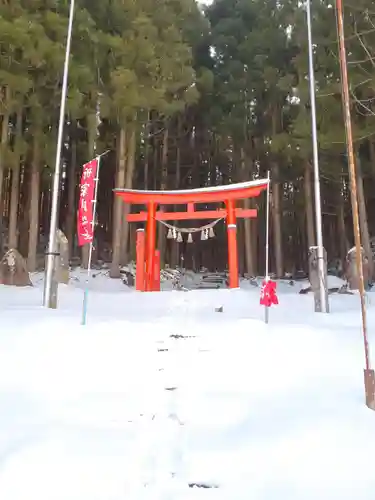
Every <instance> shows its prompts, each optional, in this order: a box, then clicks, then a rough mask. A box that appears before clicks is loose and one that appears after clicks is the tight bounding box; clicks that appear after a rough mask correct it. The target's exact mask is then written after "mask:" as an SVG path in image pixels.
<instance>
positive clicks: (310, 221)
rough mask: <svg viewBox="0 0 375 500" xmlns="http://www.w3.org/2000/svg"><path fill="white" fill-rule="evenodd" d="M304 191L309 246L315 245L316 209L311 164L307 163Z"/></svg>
mask: <svg viewBox="0 0 375 500" xmlns="http://www.w3.org/2000/svg"><path fill="white" fill-rule="evenodd" d="M304 188H305V189H304V191H305V212H306V232H307V245H308V247H309V248H310V247H313V246H315V228H314V209H313V193H312V184H311V164H310V162H308V161H307V162H306V163H305V175H304Z"/></svg>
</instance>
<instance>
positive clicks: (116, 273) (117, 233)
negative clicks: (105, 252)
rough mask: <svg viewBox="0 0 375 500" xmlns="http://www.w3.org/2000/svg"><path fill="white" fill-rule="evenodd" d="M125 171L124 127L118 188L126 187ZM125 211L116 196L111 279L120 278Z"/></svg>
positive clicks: (118, 169)
mask: <svg viewBox="0 0 375 500" xmlns="http://www.w3.org/2000/svg"><path fill="white" fill-rule="evenodd" d="M125 171H126V129H125V125H123V126H122V127H121V129H120V133H119V136H118V145H117V172H116V187H117V188H123V187H125ZM123 209H124V204H123V202H122V200H121V198H120V197H119V196H115V197H114V200H113V218H112V220H113V231H112V262H111V268H110V271H109V275H110V277H111V278H120V277H121V273H120V260H121V239H122V224H123V220H124V217H123Z"/></svg>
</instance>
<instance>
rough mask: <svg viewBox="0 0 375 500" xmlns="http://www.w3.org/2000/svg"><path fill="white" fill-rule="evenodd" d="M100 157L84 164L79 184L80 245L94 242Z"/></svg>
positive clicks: (78, 226)
mask: <svg viewBox="0 0 375 500" xmlns="http://www.w3.org/2000/svg"><path fill="white" fill-rule="evenodd" d="M97 172H98V158H95V159H94V160H91V161H90V162H89V163H86V165H83V171H82V176H81V183H80V186H79V205H78V220H77V232H78V245H79V246H83V245H86V244H87V243H92V241H93V238H94V224H93V222H94V221H93V217H94V203H93V202H94V196H95V183H96V182H97V180H96V177H97Z"/></svg>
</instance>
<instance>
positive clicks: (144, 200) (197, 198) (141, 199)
mask: <svg viewBox="0 0 375 500" xmlns="http://www.w3.org/2000/svg"><path fill="white" fill-rule="evenodd" d="M266 189H267V183H266V182H265V183H264V184H259V185H257V186H247V187H243V186H241V185H240V187H239V186H238V185H236V184H233V188H231V189H229V188H227V189H221V190H215V191H209V190H203V189H202V190H200V189H192V190H188V191H136V190H131V189H124V190H119V189H115V190H114V193H115V195H116V196H120V198H122V199H123V200H124V201H125V202H126V203H132V204H135V205H144V204H148V203H150V202H153V203H155V204H157V205H178V204H183V203H192V202H193V203H215V202H216V203H218V202H221V201H223V200H240V199H243V200H244V199H247V198H253V197H256V196H259V195H260V194H261V192H262V191H264V190H266Z"/></svg>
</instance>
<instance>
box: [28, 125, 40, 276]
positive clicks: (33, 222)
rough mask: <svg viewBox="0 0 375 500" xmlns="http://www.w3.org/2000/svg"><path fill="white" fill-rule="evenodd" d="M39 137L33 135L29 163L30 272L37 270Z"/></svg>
mask: <svg viewBox="0 0 375 500" xmlns="http://www.w3.org/2000/svg"><path fill="white" fill-rule="evenodd" d="M39 154H40V153H39V136H38V134H35V135H34V139H33V155H32V163H31V180H30V195H29V196H30V204H29V222H30V225H29V244H28V256H27V265H28V269H29V271H30V272H34V271H36V270H37V251H38V238H39V197H40V156H39Z"/></svg>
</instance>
